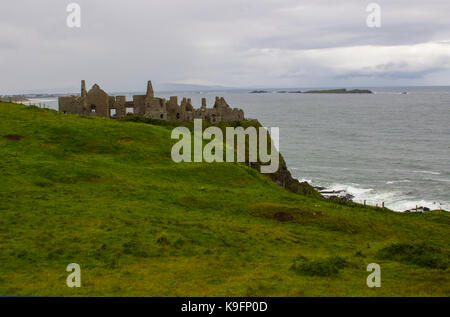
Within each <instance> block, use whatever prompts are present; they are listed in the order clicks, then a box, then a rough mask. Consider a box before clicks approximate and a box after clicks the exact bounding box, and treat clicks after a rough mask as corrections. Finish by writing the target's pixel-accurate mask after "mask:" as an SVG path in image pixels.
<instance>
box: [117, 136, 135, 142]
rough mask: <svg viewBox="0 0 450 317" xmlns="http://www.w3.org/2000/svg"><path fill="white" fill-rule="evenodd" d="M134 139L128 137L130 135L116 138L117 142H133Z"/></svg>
mask: <svg viewBox="0 0 450 317" xmlns="http://www.w3.org/2000/svg"><path fill="white" fill-rule="evenodd" d="M133 141H134V140H133V138H130V137H127V136H126V137H122V138H119V139H118V140H117V142H119V143H130V142H133Z"/></svg>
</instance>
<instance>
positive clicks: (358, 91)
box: [250, 88, 373, 94]
mask: <svg viewBox="0 0 450 317" xmlns="http://www.w3.org/2000/svg"><path fill="white" fill-rule="evenodd" d="M270 92H271V91H269V90H253V91H250V93H251V94H266V93H270ZM277 93H279V94H285V93H291V94H292V93H295V94H301V93H303V94H373V92H372V91H370V90H368V89H352V90H347V89H345V88H341V89H324V90H307V91H303V92H302V91H300V90H295V91H291V90H279V91H277Z"/></svg>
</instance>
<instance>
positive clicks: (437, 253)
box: [378, 242, 449, 270]
mask: <svg viewBox="0 0 450 317" xmlns="http://www.w3.org/2000/svg"><path fill="white" fill-rule="evenodd" d="M378 255H379V257H381V258H382V259H387V260H392V261H397V262H402V263H407V264H414V265H417V266H421V267H426V268H433V269H442V270H445V269H447V267H448V259H449V252H445V251H443V250H442V249H440V248H437V247H434V246H431V245H429V244H426V243H425V242H422V243H419V244H412V243H394V244H391V245H390V246H388V247H385V248H383V249H381V250H380V251H379V252H378Z"/></svg>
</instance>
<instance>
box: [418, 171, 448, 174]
mask: <svg viewBox="0 0 450 317" xmlns="http://www.w3.org/2000/svg"><path fill="white" fill-rule="evenodd" d="M413 173H423V174H431V175H441V173H440V172H433V171H413Z"/></svg>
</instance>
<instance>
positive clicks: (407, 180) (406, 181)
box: [386, 179, 411, 185]
mask: <svg viewBox="0 0 450 317" xmlns="http://www.w3.org/2000/svg"><path fill="white" fill-rule="evenodd" d="M398 183H411V181H410V180H409V179H404V180H400V181H387V182H386V184H388V185H391V184H398Z"/></svg>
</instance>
